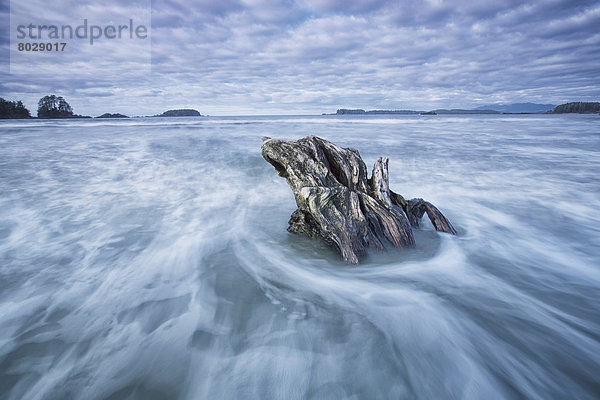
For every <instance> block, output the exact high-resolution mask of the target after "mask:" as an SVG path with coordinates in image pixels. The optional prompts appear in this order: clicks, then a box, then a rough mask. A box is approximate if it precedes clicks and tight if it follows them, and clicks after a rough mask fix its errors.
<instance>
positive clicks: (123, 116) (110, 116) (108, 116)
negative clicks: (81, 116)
mask: <svg viewBox="0 0 600 400" xmlns="http://www.w3.org/2000/svg"><path fill="white" fill-rule="evenodd" d="M96 118H129V117H128V116H127V115H123V114H119V113H116V114H111V113H104V114H102V115H99V116H97V117H96Z"/></svg>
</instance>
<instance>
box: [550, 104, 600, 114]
mask: <svg viewBox="0 0 600 400" xmlns="http://www.w3.org/2000/svg"><path fill="white" fill-rule="evenodd" d="M551 113H552V114H596V113H600V103H583V102H576V103H566V104H561V105H560V106H557V107H556V108H555V109H554V110H552V111H551Z"/></svg>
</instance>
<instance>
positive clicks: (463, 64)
mask: <svg viewBox="0 0 600 400" xmlns="http://www.w3.org/2000/svg"><path fill="white" fill-rule="evenodd" d="M69 3H70V1H69V0H61V3H60V4H62V5H61V6H60V7H64V8H65V10H61V8H60V7H59V8H56V12H57V13H59V14H60V13H61V12H62V11H64V12H65V14H67V15H71V14H69V13H68V10H67V8H68V4H69ZM105 3H106V2H105ZM105 3H103V5H102V6H99V5H98V4H99V3H94V4H95V5H90V6H89V7H96V8H89V12H93V13H95V14H96V15H99V14H102V13H103V12H104V11H103V9H102V7H108V6H107V5H106V4H105ZM108 3H111V2H110V1H109V2H108ZM354 3H359V2H350V3H349V2H342V1H335V0H297V1H292V0H273V1H268V2H267V1H266V0H223V1H219V2H214V1H208V0H202V1H193V2H191V1H183V0H154V1H153V2H152V32H151V36H152V39H151V40H152V70H151V73H148V74H139V73H137V72H139V71H138V68H139V65H140V64H139V63H138V62H137V61H136V60H135V57H134V56H135V54H133V53H134V52H133V51H132V49H130V48H127V47H126V46H122V47H114V48H111V52H112V53H111V54H113V55H119V56H122V55H125V54H131V57H130V60H128V61H127V62H123V63H120V64H119V65H118V66H117V65H112V64H111V61H110V60H111V58H110V57H107V59H106V60H105V62H104V63H98V62H96V63H89V62H88V61H86V57H85V56H86V54H85V53H82V54H81V55H80V57H79V58H77V59H73V60H72V62H73V63H76V65H79V66H80V67H81V68H82V69H83V70H85V71H86V72H87V77H88V79H82V78H81V77H78V78H77V79H75V78H74V77H72V76H65V75H63V74H61V72H60V65H54V66H52V65H50V66H46V67H45V68H47V69H48V70H49V71H50V73H51V74H50V75H51V76H37V75H36V74H30V75H27V76H21V75H7V74H6V72H4V75H3V80H2V81H3V82H8V83H5V84H3V85H2V86H0V89H1V90H2V95H3V96H4V97H8V98H11V99H21V98H22V99H24V100H26V103H27V104H28V105H31V104H32V103H34V102H37V99H38V98H39V97H41V96H42V95H45V94H47V93H50V92H53V91H56V92H60V94H62V95H64V96H65V97H66V96H67V95H68V100H69V101H70V102H71V104H72V105H73V106H74V107H75V108H76V104H78V103H79V104H81V105H82V108H83V109H82V110H77V112H80V113H90V114H94V115H95V114H99V113H102V112H124V113H128V114H136V115H137V114H154V113H156V112H159V111H161V110H164V109H165V108H171V107H175V106H183V105H185V106H194V107H195V108H198V109H199V110H200V111H201V112H205V113H210V114H238V113H243V112H258V113H268V112H274V113H286V112H287V113H289V112H300V113H302V112H310V113H320V112H326V111H333V110H335V108H338V107H349V106H352V107H364V108H419V109H433V108H437V107H471V106H475V105H477V104H483V103H489V102H494V101H502V102H505V103H507V102H512V101H514V102H520V101H539V102H544V103H549V102H551V103H560V102H563V101H568V100H582V101H585V100H589V101H592V100H597V99H598V97H600V96H599V95H600V88H599V87H598V85H597V75H598V67H597V66H598V65H600V51H599V50H598V49H599V47H598V43H600V32H598V29H597V26H600V6H598V4H597V2H595V1H579V2H573V1H551V0H538V1H535V2H528V3H525V4H524V3H522V2H517V1H511V0H503V1H498V2H494V3H488V4H483V3H477V2H475V3H469V4H465V3H464V2H458V1H454V2H450V1H436V0H432V1H425V2H416V1H393V2H392V1H382V0H372V1H365V2H360V3H359V4H358V5H357V4H354ZM28 4H29V6H30V7H32V9H36V8H37V9H43V8H44V3H42V2H40V1H38V0H32V1H30V2H28ZM98 7H100V8H98ZM94 10H96V11H94ZM0 13H1V10H0ZM1 40H4V41H6V40H7V38H6V33H4V35H3V37H1V38H0V41H1ZM0 43H1V42H0ZM41 64H42V62H41V61H40V68H42V65H41ZM117 67H118V68H117ZM111 69H114V70H115V71H117V70H118V71H120V72H119V73H113V74H106V73H102V72H103V71H104V72H106V71H109V72H110V71H111ZM35 91H38V93H37V94H36V93H35ZM36 96H37V97H36Z"/></svg>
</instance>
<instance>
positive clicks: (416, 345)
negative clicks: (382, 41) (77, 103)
mask: <svg viewBox="0 0 600 400" xmlns="http://www.w3.org/2000/svg"><path fill="white" fill-rule="evenodd" d="M599 127H600V119H599V118H598V116H597V115H593V116H577V115H570V116H569V115H566V116H552V115H525V116H507V115H503V116H397V117H389V118H388V117H386V116H377V117H364V116H363V117H352V116H348V117H336V116H319V117H231V118H224V117H223V118H215V117H211V118H201V119H198V118H182V119H160V118H147V119H131V120H119V121H116V120H115V121H98V120H92V121H88V120H74V121H17V122H15V121H3V122H0V398H1V399H241V398H246V399H248V398H250V399H442V398H456V399H484V398H489V399H513V398H514V399H518V398H529V399H565V398H571V399H594V398H599V397H600V377H599V374H598V372H599V371H600V228H599V227H600V207H599V205H600V181H599V180H598V176H600V128H599ZM308 134H316V135H319V136H322V137H324V138H326V139H328V140H331V141H333V142H335V143H337V144H339V145H342V146H344V147H354V148H357V149H359V150H360V152H361V155H362V156H363V159H365V161H366V163H367V165H368V167H369V168H370V166H372V164H373V162H374V161H375V159H376V158H377V157H378V156H388V157H390V180H391V182H390V184H391V188H392V189H393V190H395V191H396V192H398V193H401V194H403V195H405V197H407V198H411V197H423V198H425V199H427V200H429V201H431V202H432V203H434V204H435V205H437V206H438V207H439V208H440V209H441V210H442V211H443V212H444V213H445V215H446V216H447V217H448V218H449V219H450V220H451V221H452V222H453V224H454V226H455V227H456V228H457V230H458V231H459V235H458V236H456V237H453V236H449V235H446V234H439V233H437V232H435V231H434V230H433V228H432V227H431V226H428V225H427V224H425V225H424V226H423V227H422V228H421V229H419V230H418V231H417V232H416V235H415V237H416V241H417V248H416V249H411V250H407V251H397V250H392V251H390V252H389V253H381V254H371V256H370V257H369V258H368V259H367V260H365V262H364V264H362V265H360V266H358V267H352V266H349V265H346V264H344V263H343V262H341V261H340V260H339V258H338V255H337V254H336V253H335V252H334V251H332V250H331V249H329V248H327V247H326V246H324V245H322V244H321V243H319V242H316V241H313V240H309V239H306V238H303V237H299V236H295V235H292V234H289V233H287V232H286V230H285V229H286V227H287V219H288V218H289V216H290V214H291V213H292V212H293V211H294V209H295V204H294V199H293V196H292V194H291V191H290V190H289V188H288V187H287V185H286V183H285V180H284V179H282V178H280V177H278V176H277V175H276V174H275V172H274V171H273V168H272V167H271V166H270V165H269V164H267V163H266V162H265V161H264V160H263V159H262V157H261V155H260V137H261V136H263V135H266V136H272V137H278V138H290V139H292V138H293V139H296V138H300V137H302V136H305V135H308Z"/></svg>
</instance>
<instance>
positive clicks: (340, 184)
mask: <svg viewBox="0 0 600 400" xmlns="http://www.w3.org/2000/svg"><path fill="white" fill-rule="evenodd" d="M261 149H262V155H263V157H264V158H265V160H267V161H268V162H269V163H270V164H272V165H273V166H274V167H275V170H276V171H277V173H278V174H279V175H280V176H282V177H284V178H285V179H286V180H287V183H288V185H289V186H290V188H291V189H292V191H293V192H294V197H295V198H296V204H297V205H298V209H297V210H296V211H294V213H293V214H292V216H291V218H290V221H289V227H288V231H290V232H293V233H301V234H305V235H308V236H310V237H314V238H321V239H323V240H324V241H325V242H326V243H328V244H330V245H333V246H335V247H336V248H337V249H338V250H339V252H340V253H341V255H342V258H343V259H344V260H346V261H348V262H350V263H352V264H357V263H358V262H359V260H360V259H362V258H363V257H364V256H366V254H367V249H368V248H373V249H377V250H383V249H384V248H385V247H386V245H390V244H391V245H392V246H394V247H400V248H404V247H411V246H414V245H415V239H414V237H413V233H412V226H415V227H416V226H418V224H419V220H420V219H421V217H423V215H424V214H425V213H427V216H428V217H429V219H430V220H431V222H432V223H433V226H434V227H435V229H436V230H438V231H441V232H447V233H451V234H456V231H455V230H454V228H453V227H452V225H451V224H450V222H449V221H448V220H447V219H446V217H444V215H443V214H442V213H441V212H440V211H439V210H438V209H437V208H436V207H435V206H434V205H433V204H431V203H428V202H426V201H424V200H423V199H412V200H408V201H406V200H404V198H403V197H402V196H401V195H399V194H397V193H394V192H393V191H391V190H390V188H389V179H388V158H382V157H380V158H379V159H377V161H376V162H375V165H374V167H373V172H372V174H371V178H368V177H367V168H366V166H365V163H364V162H363V160H362V158H361V157H360V154H359V153H358V150H355V149H346V148H342V147H339V146H336V145H335V144H333V143H331V142H328V141H327V140H324V139H321V138H319V137H316V136H307V137H305V138H303V139H300V140H278V139H271V138H268V137H263V139H262V148H261Z"/></svg>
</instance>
